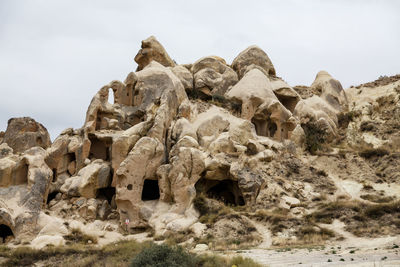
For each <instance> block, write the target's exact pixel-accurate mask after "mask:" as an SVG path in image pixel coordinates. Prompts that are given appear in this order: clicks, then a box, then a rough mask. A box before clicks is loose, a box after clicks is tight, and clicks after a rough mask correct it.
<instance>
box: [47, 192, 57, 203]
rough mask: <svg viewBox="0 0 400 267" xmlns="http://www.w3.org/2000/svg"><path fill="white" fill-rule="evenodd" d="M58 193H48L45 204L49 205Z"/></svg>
mask: <svg viewBox="0 0 400 267" xmlns="http://www.w3.org/2000/svg"><path fill="white" fill-rule="evenodd" d="M58 193H59V192H57V191H54V192H51V193H49V194H48V195H47V204H49V203H50V201H52V200H53V199H55V198H56V196H57V194H58Z"/></svg>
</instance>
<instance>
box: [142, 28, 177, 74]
mask: <svg viewBox="0 0 400 267" xmlns="http://www.w3.org/2000/svg"><path fill="white" fill-rule="evenodd" d="M153 60H154V61H157V62H158V63H160V64H161V65H163V66H165V67H174V66H175V62H174V61H173V60H172V59H171V58H170V57H169V55H168V54H167V51H165V49H164V47H163V46H162V45H161V44H160V43H159V42H158V41H157V39H156V38H155V37H154V36H150V37H149V38H147V39H146V40H143V41H142V49H140V50H139V52H138V53H137V55H136V56H135V61H136V63H137V64H138V67H137V70H136V71H140V70H142V69H144V67H146V66H147V65H148V64H150V62H151V61H153Z"/></svg>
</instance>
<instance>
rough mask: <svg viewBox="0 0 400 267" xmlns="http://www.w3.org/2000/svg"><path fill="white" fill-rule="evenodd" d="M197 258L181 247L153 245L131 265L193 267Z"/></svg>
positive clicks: (136, 266) (137, 266) (142, 266)
mask: <svg viewBox="0 0 400 267" xmlns="http://www.w3.org/2000/svg"><path fill="white" fill-rule="evenodd" d="M196 260H197V259H196V258H195V257H194V256H192V255H191V254H189V253H187V252H185V251H184V250H183V249H182V248H181V247H169V246H167V245H152V246H150V247H149V248H147V249H144V250H142V252H140V253H139V254H138V255H137V256H136V257H135V258H134V259H133V261H132V263H131V267H164V266H169V267H192V266H196V265H197V263H196Z"/></svg>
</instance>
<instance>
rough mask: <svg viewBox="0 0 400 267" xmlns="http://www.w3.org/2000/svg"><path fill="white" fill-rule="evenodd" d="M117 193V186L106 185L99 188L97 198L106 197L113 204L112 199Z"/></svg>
mask: <svg viewBox="0 0 400 267" xmlns="http://www.w3.org/2000/svg"><path fill="white" fill-rule="evenodd" d="M114 195H115V187H111V186H110V187H105V188H100V189H98V190H97V194H96V198H97V199H105V200H107V202H108V204H110V205H111V201H112V199H113V197H114Z"/></svg>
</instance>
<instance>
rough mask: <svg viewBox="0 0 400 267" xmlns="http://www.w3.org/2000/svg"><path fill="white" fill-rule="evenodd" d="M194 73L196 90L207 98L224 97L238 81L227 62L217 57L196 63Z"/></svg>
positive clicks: (203, 59)
mask: <svg viewBox="0 0 400 267" xmlns="http://www.w3.org/2000/svg"><path fill="white" fill-rule="evenodd" d="M192 73H193V76H194V88H195V89H196V90H197V91H198V93H199V94H200V95H204V97H205V98H207V97H208V98H210V97H211V96H213V95H219V96H223V95H224V94H225V92H226V91H227V90H228V88H230V87H232V86H233V85H234V84H235V83H237V81H238V78H237V75H236V73H235V72H234V71H233V70H232V69H231V68H230V67H229V66H227V65H226V63H225V60H223V59H222V58H220V57H216V56H209V57H204V58H201V59H199V60H198V61H196V62H195V63H194V64H193V66H192Z"/></svg>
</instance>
